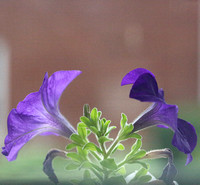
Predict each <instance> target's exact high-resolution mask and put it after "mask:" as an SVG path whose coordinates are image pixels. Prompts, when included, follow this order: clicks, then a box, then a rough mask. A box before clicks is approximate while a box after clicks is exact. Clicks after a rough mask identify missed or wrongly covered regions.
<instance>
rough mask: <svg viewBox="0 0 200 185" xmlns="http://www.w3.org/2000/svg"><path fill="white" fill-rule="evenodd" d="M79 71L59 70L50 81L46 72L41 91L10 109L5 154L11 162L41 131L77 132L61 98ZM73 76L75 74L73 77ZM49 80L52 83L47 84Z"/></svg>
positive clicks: (56, 133)
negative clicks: (60, 105) (61, 108)
mask: <svg viewBox="0 0 200 185" xmlns="http://www.w3.org/2000/svg"><path fill="white" fill-rule="evenodd" d="M59 73H60V75H59ZM64 74H65V75H64ZM78 74H80V71H72V72H71V71H61V72H59V71H58V72H56V73H54V74H53V75H52V76H53V77H52V78H51V77H50V78H49V79H50V80H48V77H47V74H46V75H45V78H44V82H43V84H42V86H41V88H40V90H39V91H38V92H34V93H31V94H29V95H28V96H27V97H26V98H25V99H24V100H23V101H21V102H19V104H18V105H17V108H16V109H13V110H12V111H11V112H10V114H9V116H8V120H7V123H8V135H7V136H6V138H5V147H3V148H2V149H3V151H2V154H4V155H5V156H7V159H8V160H9V161H12V160H15V159H16V157H17V154H18V152H19V150H20V149H21V148H22V147H23V145H24V144H25V143H27V142H28V141H29V140H30V139H32V138H33V137H35V136H36V135H38V134H40V135H49V134H54V135H60V136H64V137H69V136H70V135H71V134H72V133H74V132H76V131H75V130H74V128H73V127H72V126H71V125H70V123H69V122H68V121H67V120H66V119H65V118H64V116H63V115H62V114H61V113H60V112H59V110H58V100H59V97H60V96H61V94H62V92H63V90H64V88H65V87H66V86H67V85H68V84H69V83H70V82H71V81H72V79H73V78H75V77H76V76H77V75H78ZM70 75H72V77H71V78H70V77H69V76H70ZM58 76H59V77H58ZM64 77H66V79H64ZM49 81H50V84H53V86H51V85H49V84H48V83H47V82H49ZM64 83H66V84H67V85H64ZM44 86H45V87H47V88H44ZM50 87H51V88H50ZM53 87H54V88H53ZM55 88H58V89H59V90H56V89H55ZM43 89H45V90H46V94H45V97H46V100H45V101H43V99H42V92H43ZM47 89H49V90H47ZM48 93H49V94H48ZM54 93H55V94H54ZM46 106H47V107H46Z"/></svg>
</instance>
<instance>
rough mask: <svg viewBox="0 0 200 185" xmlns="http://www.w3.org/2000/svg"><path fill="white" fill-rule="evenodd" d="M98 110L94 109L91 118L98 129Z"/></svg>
mask: <svg viewBox="0 0 200 185" xmlns="http://www.w3.org/2000/svg"><path fill="white" fill-rule="evenodd" d="M97 112H98V111H97V108H96V107H95V108H93V109H92V111H91V113H90V118H91V120H92V122H93V124H94V125H95V127H97V121H98V113H97Z"/></svg>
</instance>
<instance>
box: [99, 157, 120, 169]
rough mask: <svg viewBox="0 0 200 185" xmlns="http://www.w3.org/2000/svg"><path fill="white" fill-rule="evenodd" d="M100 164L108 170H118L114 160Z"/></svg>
mask: <svg viewBox="0 0 200 185" xmlns="http://www.w3.org/2000/svg"><path fill="white" fill-rule="evenodd" d="M100 164H101V165H102V166H103V167H105V168H108V169H110V170H116V169H117V164H116V163H115V160H114V159H113V158H109V159H104V160H103V161H101V162H100Z"/></svg>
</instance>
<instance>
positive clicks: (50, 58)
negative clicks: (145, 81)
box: [0, 0, 198, 142]
mask: <svg viewBox="0 0 200 185" xmlns="http://www.w3.org/2000/svg"><path fill="white" fill-rule="evenodd" d="M197 3H198V2H197V1H190V0H188V1H187V0H172V1H168V0H167V1H162V0H134V1H114V0H113V1H100V0H98V1H88V0H84V1H71V0H70V1H69V0H68V1H67V0H59V1H55V0H44V1H40V0H29V1H26V0H18V1H14V0H7V1H0V38H1V39H3V40H4V42H6V44H7V46H8V48H9V54H10V55H9V62H10V65H9V66H10V67H9V71H10V73H9V77H10V85H9V87H10V90H9V92H10V94H9V97H10V99H9V102H10V105H9V110H8V111H10V110H11V108H12V107H16V105H17V103H18V102H19V101H21V100H23V99H24V97H25V96H26V95H27V94H29V93H30V92H34V91H37V90H38V89H39V87H40V85H41V84H42V80H43V76H44V74H45V72H49V74H52V73H53V72H55V71H57V70H70V69H79V70H81V71H82V72H83V73H82V74H81V75H80V76H79V77H78V78H77V79H76V80H74V81H73V83H72V84H70V85H69V87H68V88H67V89H66V91H65V92H64V94H63V96H62V99H61V102H60V107H61V112H62V113H63V114H64V115H65V116H66V117H67V118H68V119H69V121H70V122H72V123H73V125H74V126H75V125H76V123H77V122H78V121H79V117H80V116H81V114H82V106H83V104H85V103H89V104H90V105H91V107H94V106H96V107H97V108H99V109H100V110H102V111H103V115H104V116H105V117H107V118H108V119H111V120H112V121H113V123H114V124H118V122H119V119H120V113H121V112H124V113H126V114H127V115H128V117H129V120H130V121H131V120H133V119H134V118H135V116H136V115H138V114H139V113H140V112H141V111H142V110H143V109H144V108H145V107H146V106H147V104H145V103H140V102H137V101H134V100H131V99H129V98H128V95H129V89H130V86H129V87H120V82H121V79H122V78H123V76H124V75H125V74H126V73H127V72H129V71H130V70H132V69H134V68H137V67H143V68H147V69H149V70H151V71H152V72H153V73H154V74H155V75H156V77H157V81H158V83H159V87H162V88H163V89H164V90H165V97H166V99H167V101H168V102H169V103H172V104H176V103H179V102H183V101H184V102H195V101H196V100H197V67H198V62H197V26H198V25H197V13H198V12H197V11H198V9H197ZM1 62H2V61H0V64H1ZM0 67H1V66H0ZM4 82H5V81H3V80H2V83H1V84H0V85H1V88H4V86H5V85H6V84H4ZM1 125H6V123H1ZM5 134H6V133H4V135H5ZM36 140H37V139H36ZM54 140H55V137H54ZM37 141H38V140H37ZM58 141H59V142H60V140H58ZM54 142H56V141H54Z"/></svg>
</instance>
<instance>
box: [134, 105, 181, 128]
mask: <svg viewBox="0 0 200 185" xmlns="http://www.w3.org/2000/svg"><path fill="white" fill-rule="evenodd" d="M177 111H178V108H177V106H175V105H168V104H165V103H160V102H158V103H153V104H152V105H151V106H150V107H149V108H147V109H146V110H145V111H144V112H143V113H142V114H140V115H139V117H138V118H137V119H136V120H134V122H133V126H134V129H133V132H136V131H138V130H142V129H144V128H147V127H150V126H155V125H159V126H160V125H164V127H170V128H171V129H172V130H174V129H176V127H177Z"/></svg>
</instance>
